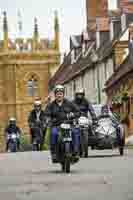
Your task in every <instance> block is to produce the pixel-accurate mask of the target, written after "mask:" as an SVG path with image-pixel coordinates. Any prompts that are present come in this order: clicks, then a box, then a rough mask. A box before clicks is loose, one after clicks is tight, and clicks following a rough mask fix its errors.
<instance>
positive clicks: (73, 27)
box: [0, 0, 116, 52]
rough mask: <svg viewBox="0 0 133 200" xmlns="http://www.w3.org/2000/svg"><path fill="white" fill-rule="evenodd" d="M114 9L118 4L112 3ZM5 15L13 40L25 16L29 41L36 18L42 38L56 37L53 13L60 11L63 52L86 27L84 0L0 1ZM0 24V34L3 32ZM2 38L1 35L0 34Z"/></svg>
mask: <svg viewBox="0 0 133 200" xmlns="http://www.w3.org/2000/svg"><path fill="white" fill-rule="evenodd" d="M109 1H110V2H111V4H110V5H111V6H113V7H114V6H115V3H114V2H115V1H116V0H109ZM0 6H1V8H0V9H1V10H0V13H2V11H4V10H5V11H7V16H8V22H9V31H10V36H11V37H13V38H14V37H16V36H17V35H18V34H19V32H18V16H17V13H18V11H19V10H20V12H21V15H22V26H23V32H22V33H23V35H24V36H26V37H28V36H31V35H32V33H33V24H34V17H37V18H38V24H39V32H40V36H41V37H46V38H47V37H48V38H51V37H52V36H53V33H54V32H53V30H54V28H53V26H54V11H55V10H57V11H58V15H59V22H60V37H61V40H60V46H61V51H62V52H64V51H65V50H67V51H68V49H69V37H70V35H71V34H80V33H81V32H82V30H83V29H84V28H85V24H86V8H85V0H0ZM1 21H2V20H0V32H1V30H2V27H1V25H2V23H1ZM0 37H2V34H0Z"/></svg>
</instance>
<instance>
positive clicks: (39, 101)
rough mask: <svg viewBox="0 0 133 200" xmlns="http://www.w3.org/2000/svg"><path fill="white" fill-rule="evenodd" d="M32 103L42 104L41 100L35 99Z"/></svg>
mask: <svg viewBox="0 0 133 200" xmlns="http://www.w3.org/2000/svg"><path fill="white" fill-rule="evenodd" d="M34 105H35V106H41V105H42V102H41V100H35V102H34Z"/></svg>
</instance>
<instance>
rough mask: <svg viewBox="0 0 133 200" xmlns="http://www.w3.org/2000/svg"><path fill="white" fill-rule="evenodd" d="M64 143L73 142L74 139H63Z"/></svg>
mask: <svg viewBox="0 0 133 200" xmlns="http://www.w3.org/2000/svg"><path fill="white" fill-rule="evenodd" d="M63 141H64V142H71V141H72V138H63Z"/></svg>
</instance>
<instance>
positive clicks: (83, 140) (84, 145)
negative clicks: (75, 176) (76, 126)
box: [81, 130, 88, 158]
mask: <svg viewBox="0 0 133 200" xmlns="http://www.w3.org/2000/svg"><path fill="white" fill-rule="evenodd" d="M81 134H82V135H81V152H82V155H83V154H84V157H85V158H87V157H88V131H87V132H86V130H84V132H82V133H81Z"/></svg>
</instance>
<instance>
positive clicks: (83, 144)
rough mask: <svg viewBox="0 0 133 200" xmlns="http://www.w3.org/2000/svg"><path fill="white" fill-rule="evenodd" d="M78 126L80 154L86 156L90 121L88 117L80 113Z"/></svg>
mask: <svg viewBox="0 0 133 200" xmlns="http://www.w3.org/2000/svg"><path fill="white" fill-rule="evenodd" d="M78 124H79V128H80V156H83V157H85V158H87V157H88V134H89V132H88V131H89V127H90V126H91V124H92V122H91V120H89V119H88V117H86V116H83V115H81V117H80V118H79V120H78Z"/></svg>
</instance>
